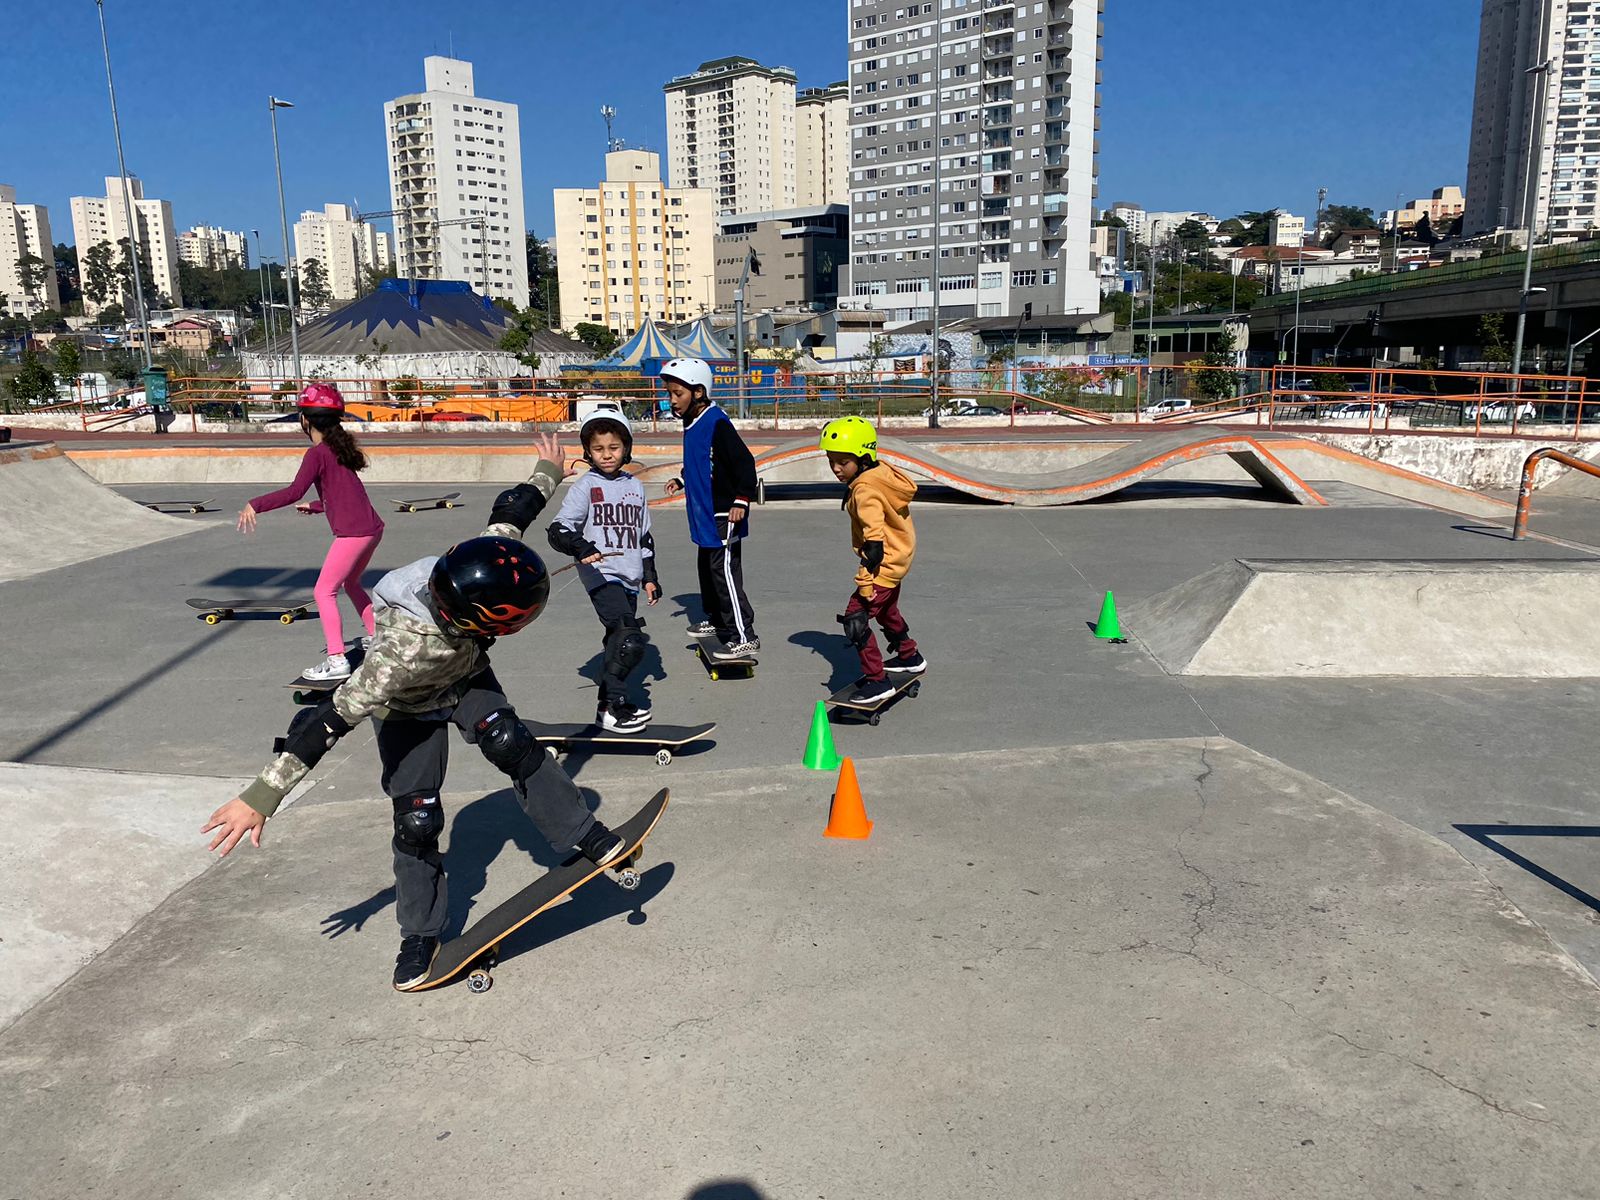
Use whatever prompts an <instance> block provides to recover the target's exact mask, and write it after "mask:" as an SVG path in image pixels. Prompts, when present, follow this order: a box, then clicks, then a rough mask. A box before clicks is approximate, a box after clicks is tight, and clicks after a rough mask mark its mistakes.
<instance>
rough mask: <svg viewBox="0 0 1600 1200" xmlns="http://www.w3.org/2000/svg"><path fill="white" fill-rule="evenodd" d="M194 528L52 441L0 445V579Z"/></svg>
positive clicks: (94, 555) (26, 575) (25, 574)
mask: <svg viewBox="0 0 1600 1200" xmlns="http://www.w3.org/2000/svg"><path fill="white" fill-rule="evenodd" d="M197 528H199V526H197V525H195V524H194V523H192V522H190V521H185V520H183V519H182V518H180V517H168V516H163V515H162V514H160V513H156V512H151V511H150V510H149V509H148V508H145V507H144V506H143V505H141V504H135V503H134V502H133V501H132V500H125V499H124V498H123V497H121V496H119V495H117V494H116V493H115V492H113V491H110V490H108V489H106V488H104V487H102V486H101V485H100V484H98V483H96V482H95V481H94V480H93V479H91V478H90V477H89V476H88V475H87V474H85V473H84V472H83V471H82V470H81V469H79V468H78V467H76V466H74V465H73V464H72V463H71V462H70V461H68V459H67V456H66V455H65V454H63V453H62V452H61V448H60V447H59V446H57V445H55V443H53V442H40V443H36V444H31V445H20V446H9V447H6V448H4V449H0V581H4V580H8V579H26V578H27V577H28V576H30V575H37V574H38V573H39V572H40V571H49V570H52V569H53V568H55V567H65V566H69V565H70V564H72V563H77V562H84V561H85V560H87V559H91V558H99V557H100V556H101V555H102V554H115V553H116V552H117V551H119V550H130V549H132V548H134V547H135V546H145V545H148V544H149V543H151V542H159V541H164V540H165V539H167V538H171V537H177V536H179V535H180V534H184V533H189V532H192V531H193V530H195V529H197Z"/></svg>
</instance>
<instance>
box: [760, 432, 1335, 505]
mask: <svg viewBox="0 0 1600 1200" xmlns="http://www.w3.org/2000/svg"><path fill="white" fill-rule="evenodd" d="M1223 455H1225V456H1226V457H1228V458H1230V459H1232V460H1233V461H1234V462H1235V463H1237V464H1238V465H1239V467H1241V468H1242V469H1243V470H1244V471H1245V472H1247V473H1248V474H1249V475H1250V477H1251V478H1253V479H1254V480H1255V481H1256V482H1257V483H1259V484H1260V485H1261V486H1262V487H1263V488H1265V489H1266V490H1267V491H1268V492H1269V493H1271V494H1272V495H1273V496H1275V497H1277V498H1278V499H1280V500H1283V501H1285V502H1287V503H1290V504H1313V505H1321V504H1326V503H1327V501H1325V500H1324V499H1323V498H1322V497H1321V496H1320V495H1318V494H1317V492H1316V491H1315V490H1314V489H1313V488H1311V487H1310V486H1309V485H1308V484H1307V483H1306V482H1305V481H1304V480H1302V479H1301V478H1300V477H1299V476H1298V475H1296V474H1295V473H1294V472H1293V471H1291V470H1290V469H1289V468H1288V467H1287V466H1285V465H1284V463H1283V462H1282V460H1280V459H1279V458H1278V457H1277V456H1276V455H1274V454H1273V453H1272V452H1271V451H1269V450H1268V449H1267V448H1266V447H1265V446H1264V445H1263V444H1262V443H1261V442H1260V441H1258V440H1257V439H1256V438H1254V437H1250V436H1246V435H1229V436H1224V437H1208V436H1206V435H1205V434H1204V433H1203V432H1200V433H1196V432H1194V431H1188V430H1184V431H1175V432H1173V433H1166V434H1159V435H1157V436H1154V437H1142V438H1139V439H1138V440H1137V441H1134V442H1132V443H1130V444H1128V445H1125V446H1122V447H1119V448H1118V449H1116V450H1112V451H1111V452H1110V453H1108V454H1105V455H1102V456H1100V457H1098V458H1095V459H1093V460H1092V461H1090V462H1086V463H1079V464H1077V465H1075V466H1070V467H1061V468H1057V469H1055V470H1037V471H1029V472H1013V471H997V470H994V469H992V468H987V467H980V466H976V465H974V464H970V463H966V462H961V461H959V460H957V459H955V458H952V457H949V456H947V455H943V454H938V453H936V452H934V451H932V450H928V449H925V448H923V447H922V446H920V445H919V444H918V443H916V442H913V441H902V440H900V439H898V438H882V439H880V440H879V442H878V456H879V457H880V458H881V459H882V460H883V461H884V462H887V463H892V464H893V465H894V466H896V467H899V468H900V469H901V470H902V471H904V472H905V473H906V474H908V475H910V476H911V477H912V478H914V479H919V480H927V481H928V482H930V483H936V484H941V485H943V486H946V487H952V488H956V489H957V490H959V491H963V492H967V493H969V494H970V495H973V496H978V497H981V498H983V499H985V500H998V501H1000V502H1002V503H1005V504H1015V505H1018V506H1019V507H1023V508H1040V507H1047V506H1052V505H1061V504H1081V503H1083V502H1084V501H1085V500H1094V499H1096V498H1098V497H1100V496H1106V495H1109V494H1111V493H1113V492H1117V491H1121V490H1122V489H1123V488H1126V487H1130V486H1132V485H1133V484H1136V483H1141V482H1143V481H1144V480H1146V479H1149V478H1150V477H1151V476H1154V475H1159V474H1160V473H1161V472H1162V471H1165V470H1168V469H1170V468H1173V467H1176V466H1179V465H1181V464H1184V463H1191V462H1195V461H1197V460H1199V459H1204V458H1211V457H1216V456H1223ZM823 457H825V456H824V454H823V452H822V451H821V450H820V449H819V448H818V447H817V443H816V441H815V439H807V440H804V441H794V442H788V443H785V444H784V445H781V446H775V447H773V448H772V449H771V450H768V451H767V452H766V453H764V454H761V455H759V456H758V457H757V458H756V471H757V473H759V474H762V475H767V474H770V473H774V472H778V471H781V470H783V469H784V468H787V467H789V466H790V465H792V464H794V463H798V462H801V461H803V460H805V459H811V458H817V459H820V458H823Z"/></svg>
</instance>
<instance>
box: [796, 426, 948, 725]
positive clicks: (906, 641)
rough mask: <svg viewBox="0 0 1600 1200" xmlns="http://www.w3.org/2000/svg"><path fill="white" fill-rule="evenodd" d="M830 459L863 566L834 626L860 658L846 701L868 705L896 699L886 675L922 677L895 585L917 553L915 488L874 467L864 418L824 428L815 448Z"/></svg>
mask: <svg viewBox="0 0 1600 1200" xmlns="http://www.w3.org/2000/svg"><path fill="white" fill-rule="evenodd" d="M819 444H820V445H821V447H822V449H823V450H825V451H827V454H828V465H829V466H830V467H832V468H833V475H834V478H835V479H837V480H838V481H839V482H840V483H842V484H844V485H845V486H846V487H848V488H849V489H850V491H849V494H848V495H846V497H845V501H844V509H845V511H846V512H848V513H849V514H850V541H851V544H852V545H853V546H854V548H855V552H856V557H857V558H858V559H860V560H861V566H860V568H859V569H858V570H857V571H856V590H855V591H854V592H853V593H851V595H850V603H849V604H848V605H846V606H845V610H844V615H843V616H841V617H840V618H839V623H840V624H841V625H843V626H844V632H845V636H846V637H848V638H849V639H850V642H851V644H852V645H854V646H855V648H856V652H857V653H858V654H860V655H861V671H862V679H861V681H860V682H859V683H858V684H857V685H856V689H855V691H854V692H853V693H851V696H850V698H851V700H853V701H855V702H856V703H858V704H870V703H872V702H874V701H877V700H883V699H887V698H888V697H889V696H891V695H893V694H894V690H895V686H896V685H895V682H894V681H893V680H891V679H890V678H889V672H890V671H893V672H896V673H897V674H899V675H902V676H904V675H920V674H922V672H924V671H926V670H927V669H928V662H927V660H926V659H925V658H923V657H922V655H921V653H919V652H918V650H917V644H916V642H914V641H912V640H911V634H910V631H909V630H908V629H907V628H906V619H905V618H904V617H902V616H901V615H900V585H901V584H902V583H903V582H904V580H905V577H906V572H907V571H909V570H910V569H911V559H912V556H913V555H914V554H915V553H916V549H917V534H916V530H915V529H913V528H912V526H911V497H912V496H914V495H916V494H917V485H916V484H915V483H913V482H911V480H910V479H908V478H907V477H906V476H905V475H904V474H902V473H901V472H900V471H897V470H895V468H893V467H892V466H890V465H889V464H888V463H882V462H879V461H878V431H877V429H875V428H874V427H873V424H872V422H871V421H868V420H867V419H866V418H865V417H840V418H838V419H837V420H834V421H829V422H828V424H827V425H826V426H825V427H824V428H823V430H822V440H821V442H820V443H819ZM871 621H876V622H877V623H878V627H879V628H880V629H882V630H883V636H884V639H885V640H886V641H887V642H888V643H889V651H890V653H891V654H892V655H893V657H892V658H890V659H889V661H888V662H884V660H883V655H882V654H881V653H880V652H879V650H878V639H877V638H876V637H874V636H873V634H872V626H871V625H870V624H869V622H871Z"/></svg>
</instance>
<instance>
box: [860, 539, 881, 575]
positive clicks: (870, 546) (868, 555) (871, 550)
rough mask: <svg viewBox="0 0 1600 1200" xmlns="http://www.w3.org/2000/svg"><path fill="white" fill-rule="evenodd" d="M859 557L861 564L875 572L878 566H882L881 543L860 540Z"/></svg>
mask: <svg viewBox="0 0 1600 1200" xmlns="http://www.w3.org/2000/svg"><path fill="white" fill-rule="evenodd" d="M860 557H861V565H862V566H863V567H865V568H866V569H867V570H869V571H871V572H873V573H874V574H876V573H877V570H878V568H879V567H881V566H883V543H882V542H862V543H861V550H860Z"/></svg>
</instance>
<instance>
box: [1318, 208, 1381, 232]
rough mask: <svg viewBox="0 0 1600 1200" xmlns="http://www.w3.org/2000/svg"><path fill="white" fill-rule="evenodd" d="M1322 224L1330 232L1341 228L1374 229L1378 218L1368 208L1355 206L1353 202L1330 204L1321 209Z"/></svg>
mask: <svg viewBox="0 0 1600 1200" xmlns="http://www.w3.org/2000/svg"><path fill="white" fill-rule="evenodd" d="M1322 225H1323V228H1325V229H1327V230H1328V231H1329V232H1330V233H1338V232H1339V230H1341V229H1376V228H1377V227H1378V218H1377V217H1375V216H1373V214H1372V210H1371V209H1370V208H1357V207H1356V206H1355V205H1354V204H1330V205H1328V207H1327V208H1325V209H1323V210H1322Z"/></svg>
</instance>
